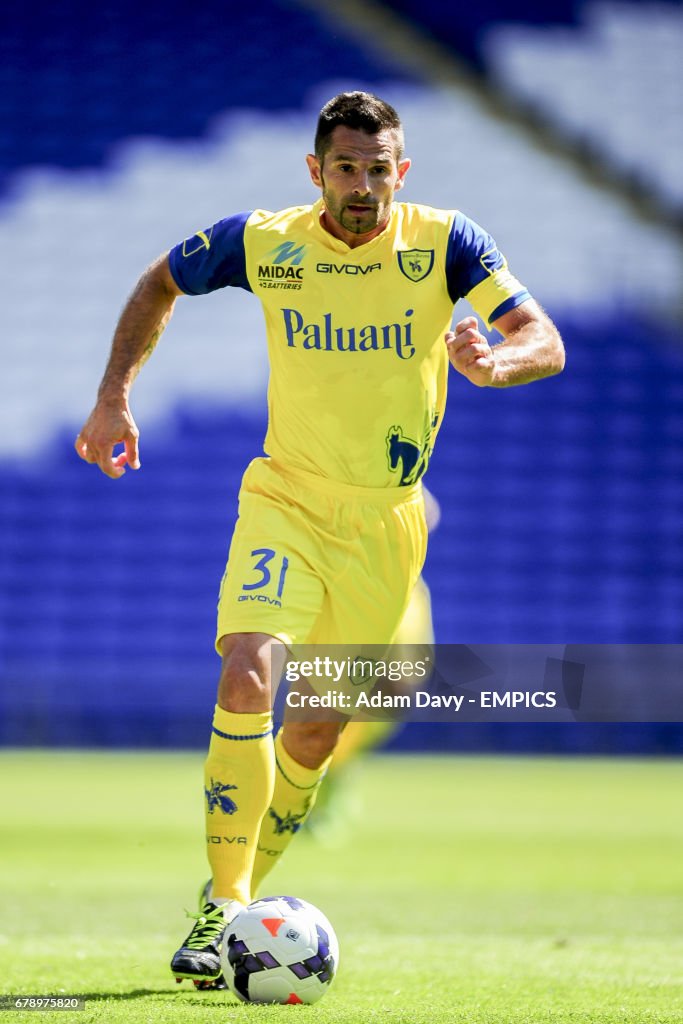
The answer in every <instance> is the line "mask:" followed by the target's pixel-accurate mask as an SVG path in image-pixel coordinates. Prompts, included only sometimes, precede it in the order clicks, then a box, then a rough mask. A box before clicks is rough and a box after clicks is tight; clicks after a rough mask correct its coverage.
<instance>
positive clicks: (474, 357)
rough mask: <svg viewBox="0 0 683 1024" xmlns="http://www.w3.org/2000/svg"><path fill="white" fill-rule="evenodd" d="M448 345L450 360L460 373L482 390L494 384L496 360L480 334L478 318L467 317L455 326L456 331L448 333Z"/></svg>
mask: <svg viewBox="0 0 683 1024" xmlns="http://www.w3.org/2000/svg"><path fill="white" fill-rule="evenodd" d="M446 345H447V346H448V358H449V359H450V361H451V365H452V366H453V367H454V368H455V369H456V370H457V371H458V373H462V375H463V376H464V377H467V379H468V380H469V381H471V382H472V383H473V384H476V385H477V387H480V388H485V387H487V386H488V385H489V384H491V383H492V382H493V378H494V376H495V372H496V360H495V357H494V355H493V350H492V349H491V346H490V345H489V343H488V341H487V339H486V338H485V337H484V335H483V334H481V333H480V332H479V324H478V321H477V318H476V317H474V316H468V317H465V319H464V320H461V321H460V323H458V324H456V325H455V331H448V333H447V334H446Z"/></svg>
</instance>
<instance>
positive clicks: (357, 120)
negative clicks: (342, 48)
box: [315, 92, 405, 162]
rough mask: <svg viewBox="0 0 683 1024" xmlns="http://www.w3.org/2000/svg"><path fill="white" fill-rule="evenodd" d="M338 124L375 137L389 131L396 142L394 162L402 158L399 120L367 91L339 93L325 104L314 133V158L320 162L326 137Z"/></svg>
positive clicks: (403, 142)
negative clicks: (379, 133)
mask: <svg viewBox="0 0 683 1024" xmlns="http://www.w3.org/2000/svg"><path fill="white" fill-rule="evenodd" d="M340 125H342V126H344V127H345V128H354V129H356V130H357V131H362V132H367V134H368V135H377V133H378V132H381V131H386V130H389V131H393V133H394V137H395V139H396V159H397V160H400V159H401V157H402V156H403V149H404V145H405V141H404V137H403V125H402V124H401V119H400V117H399V116H398V114H397V113H396V111H395V110H394V108H393V107H392V106H391V104H389V103H387V102H386V101H385V100H381V99H380V98H379V96H374V95H373V94H372V93H371V92H340V93H339V95H338V96H334V97H333V98H332V99H331V100H330V101H329V102H328V103H326V104H325V106H324V107H323V109H322V110H321V111H320V116H319V117H318V127H317V129H316V133H315V155H316V156H317V158H318V160H320V161H321V162H322V160H323V157H324V156H325V153H326V152H327V150H328V149H329V147H330V138H331V135H332V132H333V131H334V129H335V128H338V127H339V126H340Z"/></svg>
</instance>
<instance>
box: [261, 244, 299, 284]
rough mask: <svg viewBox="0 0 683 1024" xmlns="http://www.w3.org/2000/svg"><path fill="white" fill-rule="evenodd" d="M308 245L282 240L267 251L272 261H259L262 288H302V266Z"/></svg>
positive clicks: (267, 255)
mask: <svg viewBox="0 0 683 1024" xmlns="http://www.w3.org/2000/svg"><path fill="white" fill-rule="evenodd" d="M306 249H307V245H306V243H303V244H302V245H297V244H296V243H295V242H281V243H280V245H276V246H275V248H274V249H271V250H270V252H267V253H266V257H270V262H268V263H265V262H264V263H259V267H258V283H259V285H260V287H261V288H291V289H295V290H298V289H300V288H301V281H302V280H303V276H304V268H303V267H302V266H301V264H302V263H303V260H304V256H305V255H306Z"/></svg>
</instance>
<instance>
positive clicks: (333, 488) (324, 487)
mask: <svg viewBox="0 0 683 1024" xmlns="http://www.w3.org/2000/svg"><path fill="white" fill-rule="evenodd" d="M254 462H255V463H260V464H261V465H266V466H270V467H271V468H272V469H273V470H274V471H275V472H276V473H278V474H280V475H281V476H283V477H285V478H286V479H289V480H296V481H298V482H299V483H300V484H302V485H303V486H304V487H308V488H309V489H310V490H312V491H316V492H317V493H318V494H327V495H329V496H331V497H333V498H341V499H343V500H346V501H361V502H366V503H368V504H371V505H382V504H387V505H400V504H403V502H405V501H414V500H415V499H417V498H420V497H422V481H421V480H418V481H417V482H416V483H414V484H410V485H409V486H407V487H359V486H357V485H355V484H347V483H343V482H342V481H340V480H331V479H330V478H329V477H326V476H317V474H315V473H308V472H306V470H305V469H293V468H292V467H291V466H284V465H283V464H282V463H281V462H278V461H277V460H276V459H273V458H260V459H254ZM252 465H253V463H252Z"/></svg>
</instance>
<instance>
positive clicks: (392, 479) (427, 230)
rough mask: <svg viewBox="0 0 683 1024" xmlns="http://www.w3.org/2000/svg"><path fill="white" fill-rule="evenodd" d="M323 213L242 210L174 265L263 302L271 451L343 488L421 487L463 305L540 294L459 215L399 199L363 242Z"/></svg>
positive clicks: (174, 253)
mask: <svg viewBox="0 0 683 1024" xmlns="http://www.w3.org/2000/svg"><path fill="white" fill-rule="evenodd" d="M321 212H322V201H319V202H318V203H315V204H314V205H313V206H301V207H293V208H291V209H287V210H281V211H280V212H277V213H270V212H268V211H265V210H255V211H253V212H251V213H244V214H239V215H237V216H234V217H229V218H227V219H226V220H224V221H220V222H218V223H217V224H215V225H213V227H211V228H208V229H205V230H204V231H203V232H198V233H197V234H196V235H194V236H193V238H192V239H191V240H190V243H181V244H180V245H179V246H176V247H175V248H174V249H173V250H171V253H170V256H169V262H170V267H171V272H172V273H173V276H174V278H175V280H176V282H177V283H178V285H179V287H180V288H181V289H183V291H185V292H187V293H188V294H202V293H205V292H208V291H213V290H215V289H216V288H222V287H225V286H228V285H232V286H237V287H242V288H245V289H247V290H248V291H252V292H254V293H255V294H256V295H257V296H258V298H259V299H260V301H261V304H262V307H263V311H264V315H265V321H266V337H267V344H268V355H269V360H270V369H271V372H270V381H269V387H268V412H269V419H268V431H267V435H266V439H265V444H264V448H265V451H266V453H267V454H268V455H270V456H272V457H273V458H274V459H276V460H277V461H278V462H280V463H282V464H283V465H285V466H290V467H291V468H293V469H299V470H303V471H305V472H308V473H312V474H315V475H316V476H320V477H326V478H328V479H331V480H336V481H339V482H341V483H347V484H353V485H357V486H363V487H373V488H374V487H405V486H411V485H412V484H414V483H416V482H417V481H418V480H419V479H420V477H421V476H422V475H423V474H424V472H425V471H426V469H427V466H428V464H429V459H430V456H431V452H432V449H433V447H434V442H435V439H436V435H437V432H438V429H439V427H440V424H441V420H442V417H443V413H444V408H445V403H446V387H447V377H448V367H449V363H448V356H447V352H446V346H445V344H444V340H443V337H444V334H445V332H446V331H447V330H448V328H449V326H450V323H451V318H452V312H453V305H454V303H455V302H456V301H457V300H458V299H459V298H461V297H463V296H467V297H468V299H470V300H471V301H472V304H473V306H474V308H475V310H476V311H477V313H478V314H479V315H480V316H481V317H483V318H484V319H485V320H486V321H487V322H489V323H490V322H492V321H493V320H495V319H496V318H497V317H498V316H500V315H502V314H503V313H504V312H506V311H507V310H508V309H511V308H513V307H514V306H516V305H519V304H520V303H521V302H523V301H525V299H527V298H529V294H528V292H527V291H526V290H525V289H524V288H523V286H522V285H521V284H520V283H519V282H518V281H517V280H516V279H515V278H514V277H513V276H512V275H511V274H510V272H509V271H508V269H507V265H506V263H505V260H504V258H503V257H502V255H501V254H500V253H499V251H498V249H497V248H496V245H495V242H494V241H493V239H492V238H491V236H490V235H488V234H487V233H486V232H485V231H484V230H483V229H482V228H480V227H479V226H478V225H477V224H475V223H474V222H473V221H471V220H470V219H469V218H467V217H465V216H464V214H462V213H460V212H459V211H453V210H450V211H448V210H437V209H433V208H431V207H427V206H420V205H416V204H410V203H394V205H393V207H392V212H391V216H390V220H389V223H388V224H387V227H386V228H385V230H384V231H383V232H381V233H380V234H379V235H378V236H377V237H376V238H374V239H372V240H371V241H369V242H367V243H365V244H364V245H361V246H359V247H357V248H355V249H351V248H349V246H347V245H346V243H345V242H342V241H341V240H339V239H337V238H334V237H333V236H332V235H330V234H329V233H328V232H327V231H326V230H325V229H324V228H323V227H322V225H321V223H320V214H321ZM205 240H206V241H205ZM207 243H208V244H207Z"/></svg>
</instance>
